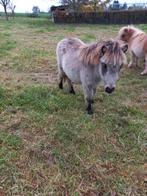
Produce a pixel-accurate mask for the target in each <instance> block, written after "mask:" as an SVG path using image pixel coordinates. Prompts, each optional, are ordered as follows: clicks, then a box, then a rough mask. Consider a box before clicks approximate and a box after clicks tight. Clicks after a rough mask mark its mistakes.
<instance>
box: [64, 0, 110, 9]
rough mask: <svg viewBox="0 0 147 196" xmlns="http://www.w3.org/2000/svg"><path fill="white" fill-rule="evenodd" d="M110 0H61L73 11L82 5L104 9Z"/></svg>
mask: <svg viewBox="0 0 147 196" xmlns="http://www.w3.org/2000/svg"><path fill="white" fill-rule="evenodd" d="M110 1H111V0H61V4H62V5H69V8H70V9H72V10H73V11H74V12H75V11H79V10H80V7H82V6H83V5H90V6H92V8H93V10H94V11H95V12H96V11H97V10H104V9H106V8H107V4H108V3H109V2H110Z"/></svg>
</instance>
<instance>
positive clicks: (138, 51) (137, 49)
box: [131, 42, 144, 58]
mask: <svg viewBox="0 0 147 196" xmlns="http://www.w3.org/2000/svg"><path fill="white" fill-rule="evenodd" d="M131 50H132V51H133V53H134V54H135V55H136V56H137V57H138V58H142V57H144V51H143V44H142V43H139V42H136V43H135V42H134V43H133V44H132V46H131Z"/></svg>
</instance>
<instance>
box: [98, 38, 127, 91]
mask: <svg viewBox="0 0 147 196" xmlns="http://www.w3.org/2000/svg"><path fill="white" fill-rule="evenodd" d="M127 49H128V46H127V45H126V44H125V45H123V46H120V44H119V43H118V42H117V41H113V40H108V41H105V42H104V44H103V46H102V48H101V54H100V66H99V71H100V75H101V78H102V80H103V81H104V87H105V91H106V92H107V93H112V92H113V91H114V90H115V87H116V81H117V80H118V78H119V72H120V70H121V68H122V66H123V65H124V64H126V63H127V59H126V55H125V52H126V51H127Z"/></svg>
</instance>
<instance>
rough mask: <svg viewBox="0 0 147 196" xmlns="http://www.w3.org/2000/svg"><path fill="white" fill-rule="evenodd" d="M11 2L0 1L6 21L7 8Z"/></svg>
mask: <svg viewBox="0 0 147 196" xmlns="http://www.w3.org/2000/svg"><path fill="white" fill-rule="evenodd" d="M10 1H11V0H0V4H1V5H2V6H3V8H4V11H5V16H6V20H8V19H9V18H8V12H7V8H8V6H9V4H10Z"/></svg>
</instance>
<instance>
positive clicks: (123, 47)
mask: <svg viewBox="0 0 147 196" xmlns="http://www.w3.org/2000/svg"><path fill="white" fill-rule="evenodd" d="M121 49H122V51H123V52H124V53H126V52H127V50H128V45H127V44H125V45H124V46H122V47H121Z"/></svg>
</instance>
